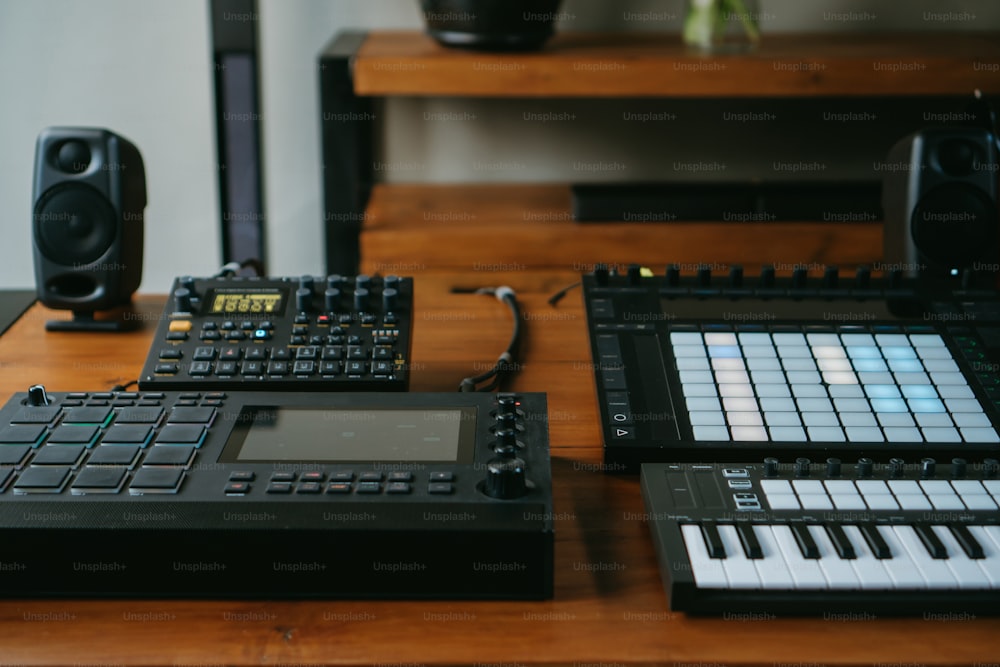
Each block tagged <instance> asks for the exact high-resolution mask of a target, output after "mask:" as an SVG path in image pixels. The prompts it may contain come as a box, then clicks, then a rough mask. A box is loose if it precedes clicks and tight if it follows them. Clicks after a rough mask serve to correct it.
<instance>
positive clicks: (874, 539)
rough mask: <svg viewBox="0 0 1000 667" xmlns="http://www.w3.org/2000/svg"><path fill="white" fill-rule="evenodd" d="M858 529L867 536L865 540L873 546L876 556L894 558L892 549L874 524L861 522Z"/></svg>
mask: <svg viewBox="0 0 1000 667" xmlns="http://www.w3.org/2000/svg"><path fill="white" fill-rule="evenodd" d="M858 529H859V530H860V531H861V534H862V535H863V536H864V538H865V542H867V543H868V546H869V547H870V548H871V550H872V553H873V554H874V555H875V558H892V550H891V549H890V548H889V545H888V544H886V543H885V540H883V539H882V536H881V535H880V534H879V532H878V530H877V529H876V528H875V525H874V524H870V523H859V524H858Z"/></svg>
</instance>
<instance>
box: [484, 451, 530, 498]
mask: <svg viewBox="0 0 1000 667" xmlns="http://www.w3.org/2000/svg"><path fill="white" fill-rule="evenodd" d="M527 492H528V481H527V477H526V475H525V470H524V460H523V459H520V458H518V457H517V455H516V454H515V453H514V451H511V450H510V449H508V448H502V449H501V450H500V451H499V452H498V453H497V456H496V457H495V458H492V459H490V460H489V461H487V462H486V480H485V481H484V482H483V493H485V494H486V495H488V496H489V497H491V498H499V499H501V500H511V499H513V498H520V497H521V496H523V495H524V494H526V493H527Z"/></svg>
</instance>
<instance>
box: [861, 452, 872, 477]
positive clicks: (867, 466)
mask: <svg viewBox="0 0 1000 667" xmlns="http://www.w3.org/2000/svg"><path fill="white" fill-rule="evenodd" d="M873 467H874V463H873V462H872V460H871V459H870V458H868V457H867V456H862V457H861V458H860V459H858V477H871V476H872V468H873Z"/></svg>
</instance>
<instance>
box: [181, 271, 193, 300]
mask: <svg viewBox="0 0 1000 667" xmlns="http://www.w3.org/2000/svg"><path fill="white" fill-rule="evenodd" d="M178 282H179V283H180V286H181V287H183V288H184V289H186V290H187V291H189V292H191V296H195V295H196V293H195V291H194V278H192V277H191V276H184V277H182V278H181V279H180V280H179V281H178Z"/></svg>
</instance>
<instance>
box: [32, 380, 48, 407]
mask: <svg viewBox="0 0 1000 667" xmlns="http://www.w3.org/2000/svg"><path fill="white" fill-rule="evenodd" d="M48 404H49V395H48V393H46V391H45V387H44V386H42V385H40V384H35V385H32V386H30V387H28V405H30V406H33V407H36V408H37V407H39V406H42V405H48Z"/></svg>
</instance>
